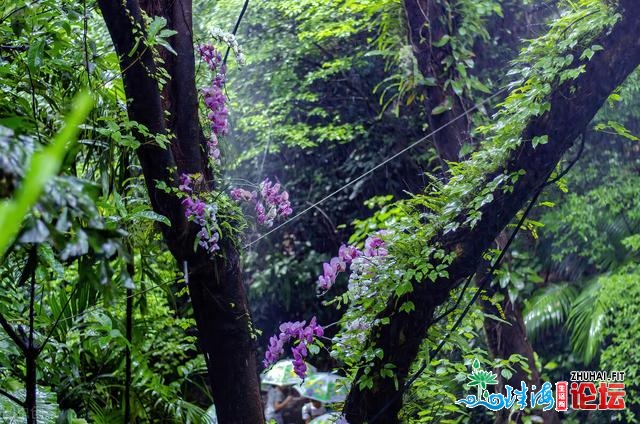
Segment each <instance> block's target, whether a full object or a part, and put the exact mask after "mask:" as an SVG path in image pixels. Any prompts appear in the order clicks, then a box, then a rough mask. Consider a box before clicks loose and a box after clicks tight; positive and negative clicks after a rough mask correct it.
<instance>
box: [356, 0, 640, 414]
mask: <svg viewBox="0 0 640 424" xmlns="http://www.w3.org/2000/svg"><path fill="white" fill-rule="evenodd" d="M619 8H620V9H621V12H622V18H621V20H620V21H619V22H618V23H617V24H616V25H615V26H614V27H613V29H612V30H611V31H610V32H608V33H606V34H603V35H602V36H600V37H599V38H598V39H596V40H595V41H594V44H599V45H601V46H602V47H603V48H604V50H602V51H600V52H598V53H597V54H596V55H594V56H593V58H592V60H591V61H589V62H587V63H585V72H584V73H582V74H581V75H580V76H579V77H577V78H576V79H575V80H570V81H567V82H565V83H563V84H561V85H560V86H558V87H556V89H555V90H554V91H553V92H552V94H551V95H550V96H549V104H550V110H549V111H548V112H546V113H544V114H543V115H541V116H538V117H536V118H534V119H532V120H530V121H529V122H527V123H526V127H525V129H524V131H523V132H522V139H523V140H525V142H523V143H522V144H521V145H520V147H518V148H517V149H516V150H515V151H514V152H513V153H512V154H511V156H510V159H509V160H508V161H507V164H506V166H505V167H504V169H502V170H501V171H500V172H503V171H506V173H513V172H517V171H521V170H523V171H525V174H524V175H522V176H521V177H520V179H519V180H518V181H517V183H516V184H515V186H514V187H513V191H511V192H506V193H504V192H502V191H501V190H496V191H495V192H494V193H493V196H494V201H493V202H491V203H489V204H487V205H485V206H483V207H482V208H481V209H480V211H481V212H482V217H481V219H480V221H479V222H478V223H477V224H476V226H475V227H473V228H470V227H468V226H465V227H461V228H459V229H458V230H457V231H455V232H449V233H447V234H444V235H443V234H440V235H438V236H436V237H435V239H434V240H431V241H430V242H433V243H435V244H438V245H440V246H442V248H443V249H444V250H445V251H446V252H450V253H454V254H455V259H454V260H453V262H452V263H451V264H450V265H449V266H448V270H449V276H448V277H447V278H440V279H438V280H437V281H436V282H435V283H431V282H426V281H423V282H420V283H418V282H416V283H415V284H414V291H413V292H412V293H409V294H407V295H405V296H403V297H402V298H401V299H392V300H391V301H390V302H389V304H388V306H387V308H386V309H385V310H384V311H383V312H382V313H381V314H380V316H379V317H378V318H388V319H389V324H388V325H379V326H377V327H375V328H374V329H373V331H372V338H371V340H370V343H371V344H372V345H375V346H376V347H378V348H381V349H382V351H383V352H384V355H383V357H382V358H375V359H374V361H373V366H372V369H371V374H370V375H371V376H373V387H372V388H371V389H360V387H359V386H358V385H357V384H356V385H354V387H353V388H352V390H351V392H350V393H349V396H348V398H347V401H346V405H345V413H346V416H347V420H348V421H349V423H351V424H360V423H364V422H371V421H372V419H373V418H374V417H376V418H375V420H376V421H375V422H380V423H394V422H397V421H398V419H397V414H398V412H399V410H400V407H401V406H402V399H401V396H397V395H398V394H399V389H398V388H397V387H396V384H395V382H394V380H393V379H390V378H382V377H380V376H379V371H380V370H382V369H383V367H384V364H386V363H393V364H395V365H396V367H397V368H396V371H397V374H396V375H397V378H398V380H399V382H400V387H402V384H403V383H404V382H405V380H406V378H407V375H408V372H409V366H410V365H411V363H412V362H413V360H414V358H415V357H416V355H417V353H418V349H419V347H420V343H421V341H422V340H423V337H424V336H425V334H426V332H427V331H428V329H429V326H430V324H431V323H432V322H433V319H434V311H435V309H436V307H437V306H438V305H440V304H441V303H442V302H444V301H445V300H446V299H447V298H448V297H449V293H450V291H451V290H452V289H453V288H454V287H456V286H457V285H458V284H459V282H460V281H461V280H462V279H464V278H465V277H467V276H468V275H470V274H472V273H473V272H474V271H475V270H476V268H477V267H478V265H479V262H480V260H481V257H482V254H483V253H484V251H485V250H486V249H487V248H489V247H490V245H491V243H492V242H493V240H494V239H495V238H496V237H497V236H498V234H499V233H500V231H502V229H503V228H504V227H505V226H506V225H507V224H508V223H509V222H510V221H511V220H512V219H513V217H514V216H515V214H516V213H517V212H518V211H519V210H520V209H521V208H522V206H523V205H524V204H525V203H526V202H527V201H528V200H529V199H530V198H531V197H532V196H533V194H534V193H535V192H536V191H538V190H539V188H540V187H541V186H542V185H543V184H544V182H545V180H546V179H547V178H548V176H549V175H550V174H551V172H552V171H553V169H554V168H555V166H556V164H557V163H558V161H559V160H560V159H561V157H562V155H563V154H564V153H565V152H566V151H567V150H568V149H569V148H570V146H571V145H572V143H573V141H574V140H575V139H576V137H577V136H578V135H579V134H580V132H581V131H582V130H583V129H584V127H585V126H586V125H587V124H588V123H589V122H590V121H591V119H592V118H593V116H594V115H595V114H596V112H597V111H598V109H599V108H600V107H601V105H602V104H603V103H604V102H605V100H606V98H607V97H608V95H609V94H610V93H611V91H613V90H614V89H615V88H616V87H617V86H619V85H620V84H621V83H622V82H623V81H624V80H625V78H626V77H627V76H628V75H629V74H630V73H631V72H632V71H633V70H634V69H635V68H636V67H637V65H638V63H640V39H638V37H637V36H636V35H635V29H636V27H637V19H636V16H637V15H638V13H639V12H640V4H638V3H637V2H636V1H635V0H621V1H620V3H619ZM542 135H547V136H548V140H549V141H548V143H547V144H544V145H538V146H537V147H536V148H535V149H534V147H533V146H532V143H531V142H530V141H531V140H532V139H533V138H534V137H536V136H542ZM495 176H496V175H489V176H488V178H487V179H486V181H491V180H492V179H493V177H495ZM458 218H460V220H459V222H464V218H465V217H464V216H461V217H458ZM406 300H409V301H412V302H413V304H414V305H415V310H414V311H413V312H411V313H397V312H396V305H399V304H402V303H403V302H404V301H406ZM362 376H363V374H362V371H361V372H359V373H358V374H357V375H356V379H358V378H360V377H362ZM385 406H388V407H387V408H386V409H384V411H382V409H383V407H385Z"/></svg>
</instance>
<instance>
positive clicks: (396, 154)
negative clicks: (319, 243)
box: [244, 86, 509, 249]
mask: <svg viewBox="0 0 640 424" xmlns="http://www.w3.org/2000/svg"><path fill="white" fill-rule="evenodd" d="M508 88H509V86H504V87H502V88H501V89H500V90H498V91H496V92H495V93H494V94H492V95H491V96H489V97H487V98H486V99H484V100H483V101H481V102H480V103H477V104H475V105H474V106H473V107H472V108H470V109H468V110H466V111H465V112H464V113H461V114H460V115H458V116H456V117H455V118H453V119H452V120H450V121H448V122H447V123H445V124H443V125H442V126H440V127H438V128H436V129H435V130H433V131H431V132H430V133H429V134H427V135H425V136H423V137H422V138H420V139H419V140H417V141H414V142H413V143H411V144H410V145H409V146H407V147H405V148H404V149H402V150H400V151H399V152H398V153H395V154H394V155H392V156H391V157H389V158H387V159H385V160H384V161H382V162H381V163H379V164H378V165H376V166H374V167H373V168H371V169H369V170H368V171H366V172H365V173H363V174H361V175H360V176H358V177H357V178H355V179H354V180H352V181H349V182H348V183H346V184H345V185H343V186H342V187H340V188H338V189H336V190H335V191H333V192H331V193H330V194H328V195H326V196H325V197H323V198H322V199H320V200H318V201H317V202H315V203H313V204H312V205H311V206H309V207H308V208H306V209H304V210H303V211H302V212H299V213H297V214H296V215H294V216H293V217H291V218H289V219H288V220H287V221H285V222H283V223H282V224H280V225H278V226H276V227H274V228H273V229H272V230H270V231H268V232H266V233H264V234H262V235H261V236H260V237H258V238H257V239H255V240H253V241H251V242H249V243H247V244H246V245H245V246H244V248H245V249H247V248H249V247H251V246H253V245H254V244H256V243H257V242H259V241H260V240H262V239H263V238H265V237H267V236H268V235H270V234H272V233H274V232H276V231H278V230H279V229H280V228H282V227H284V226H286V225H289V224H290V223H292V222H293V221H295V220H296V219H298V218H300V217H301V216H303V215H304V214H306V213H307V212H309V211H310V210H312V209H314V208H316V207H318V206H319V205H320V204H322V203H324V202H325V201H327V200H329V199H330V198H332V197H333V196H335V195H336V194H338V193H340V192H341V191H342V190H344V189H346V188H348V187H350V186H352V185H354V184H355V183H357V182H358V181H360V180H361V179H363V178H364V177H366V176H367V175H369V174H371V173H373V172H374V171H375V170H377V169H379V168H381V167H383V166H385V165H386V164H388V163H389V162H391V161H392V160H394V159H396V158H397V157H398V156H400V155H402V154H404V153H406V152H407V151H409V150H411V149H413V148H414V147H416V146H417V145H418V144H420V143H422V142H424V141H425V140H427V139H428V138H430V137H432V136H433V135H435V134H437V133H439V132H440V131H442V130H443V129H445V128H447V127H448V126H449V125H451V124H453V123H454V122H456V121H458V120H459V119H461V118H463V117H465V116H467V115H469V114H471V112H474V111H475V110H476V109H478V108H479V107H480V106H482V105H484V104H485V103H487V102H489V101H490V100H492V99H493V98H494V97H496V96H499V95H500V94H502V93H503V92H505V91H506V90H507V89H508Z"/></svg>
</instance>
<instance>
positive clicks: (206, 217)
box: [178, 174, 220, 253]
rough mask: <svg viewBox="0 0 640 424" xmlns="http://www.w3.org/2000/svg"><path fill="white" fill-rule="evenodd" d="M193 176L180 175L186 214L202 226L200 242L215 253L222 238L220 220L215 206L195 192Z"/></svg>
mask: <svg viewBox="0 0 640 424" xmlns="http://www.w3.org/2000/svg"><path fill="white" fill-rule="evenodd" d="M192 183H193V181H192V180H191V176H190V175H187V174H182V175H181V176H180V185H179V186H178V189H179V190H180V191H181V192H182V193H183V194H184V195H186V197H185V198H184V199H183V200H182V206H184V216H185V217H186V218H187V219H188V220H189V221H191V222H195V223H196V224H197V225H199V226H200V231H199V232H198V235H197V237H198V240H199V241H198V243H199V244H200V246H202V247H203V248H204V249H205V250H206V251H207V252H209V253H214V252H215V251H217V250H219V249H220V246H219V245H218V241H219V240H220V233H218V231H217V229H218V222H217V220H216V210H215V207H213V206H211V205H207V204H206V203H205V202H203V201H202V200H201V199H200V198H198V196H197V195H195V193H194V192H193V188H192V186H191V184H192Z"/></svg>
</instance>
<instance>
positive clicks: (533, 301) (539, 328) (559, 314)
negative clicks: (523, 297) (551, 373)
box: [523, 283, 578, 342]
mask: <svg viewBox="0 0 640 424" xmlns="http://www.w3.org/2000/svg"><path fill="white" fill-rule="evenodd" d="M577 296H578V292H577V291H576V289H575V288H574V287H573V286H572V285H570V284H569V283H560V284H551V285H549V286H546V287H544V288H542V289H540V290H538V291H536V293H535V294H534V295H533V297H531V298H530V299H529V300H527V301H526V302H525V307H524V311H523V320H524V324H525V327H526V329H527V337H528V338H529V339H530V340H531V341H532V342H533V341H535V340H536V339H537V338H539V337H540V336H541V335H543V334H544V333H545V332H547V331H549V330H550V329H552V328H556V327H560V326H562V325H563V324H564V322H565V321H566V319H567V316H568V315H569V311H570V310H571V305H572V303H573V301H574V300H575V299H576V297H577Z"/></svg>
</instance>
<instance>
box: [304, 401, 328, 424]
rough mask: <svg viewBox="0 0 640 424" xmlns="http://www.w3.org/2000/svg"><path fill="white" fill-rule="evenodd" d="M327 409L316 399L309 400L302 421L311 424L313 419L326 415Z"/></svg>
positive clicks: (305, 405)
mask: <svg viewBox="0 0 640 424" xmlns="http://www.w3.org/2000/svg"><path fill="white" fill-rule="evenodd" d="M326 413H327V408H325V407H324V405H323V404H322V402H320V401H319V400H316V399H309V402H307V403H305V404H304V406H303V407H302V419H303V420H304V422H305V424H309V423H310V422H311V420H312V419H314V418H315V417H319V416H320V415H323V414H326Z"/></svg>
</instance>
